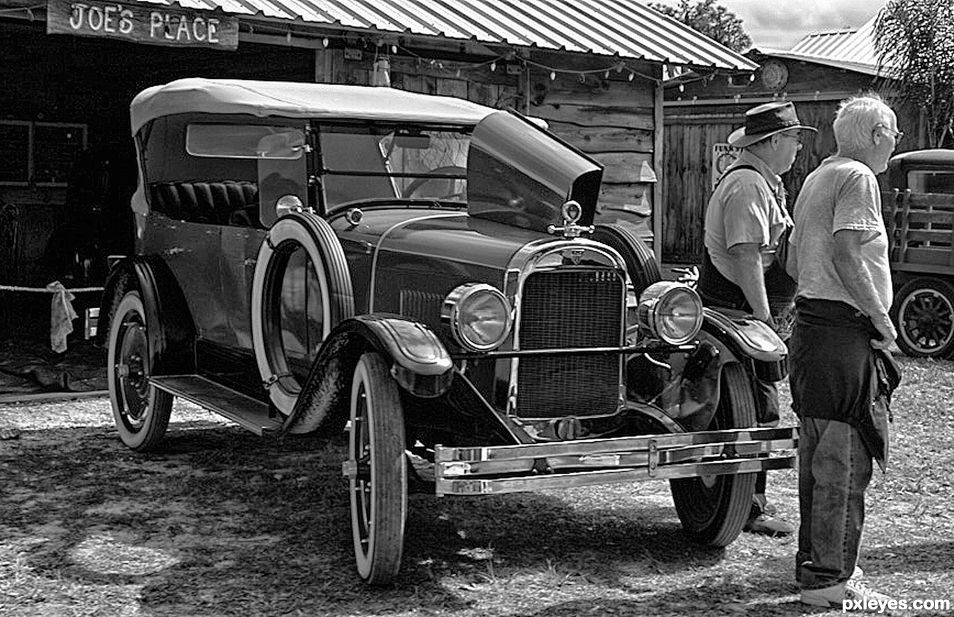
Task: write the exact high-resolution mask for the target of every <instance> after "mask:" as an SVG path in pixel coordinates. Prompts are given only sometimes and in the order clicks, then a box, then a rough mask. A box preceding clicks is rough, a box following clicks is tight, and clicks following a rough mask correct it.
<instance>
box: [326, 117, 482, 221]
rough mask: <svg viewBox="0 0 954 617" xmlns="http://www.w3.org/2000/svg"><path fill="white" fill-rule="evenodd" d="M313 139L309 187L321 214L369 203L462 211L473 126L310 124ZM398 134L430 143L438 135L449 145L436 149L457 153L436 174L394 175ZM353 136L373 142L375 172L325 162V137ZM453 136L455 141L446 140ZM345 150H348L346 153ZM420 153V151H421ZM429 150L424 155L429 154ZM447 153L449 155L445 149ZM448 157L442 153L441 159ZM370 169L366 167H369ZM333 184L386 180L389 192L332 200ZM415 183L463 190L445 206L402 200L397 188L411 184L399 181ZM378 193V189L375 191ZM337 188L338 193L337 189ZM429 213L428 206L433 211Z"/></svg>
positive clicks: (411, 198) (416, 199)
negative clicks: (350, 180)
mask: <svg viewBox="0 0 954 617" xmlns="http://www.w3.org/2000/svg"><path fill="white" fill-rule="evenodd" d="M311 130H312V135H313V138H314V151H313V153H312V156H313V157H314V166H313V169H314V184H315V186H316V187H317V189H318V190H317V193H318V197H319V199H320V201H321V204H322V210H323V211H324V212H326V213H331V212H334V211H337V210H340V209H342V208H345V207H353V206H354V205H355V204H356V203H360V202H362V201H370V202H374V203H383V202H391V203H408V202H419V201H425V202H428V203H429V204H434V203H448V208H451V209H459V208H460V207H461V205H464V204H465V202H466V199H465V196H466V182H467V171H466V170H467V162H466V158H467V153H468V152H469V149H470V140H471V136H472V134H473V130H474V125H466V124H448V123H446V122H434V123H430V122H415V123H407V122H388V121H350V122H349V121H320V122H319V121H313V122H312V125H311ZM398 132H401V133H402V134H405V135H407V134H410V135H413V136H420V135H421V134H430V135H431V139H432V140H433V139H434V135H435V134H438V133H443V134H446V135H447V136H448V139H446V140H443V141H441V142H438V143H439V144H440V143H443V144H445V146H446V144H452V145H451V148H455V149H457V152H454V153H450V155H451V156H453V157H456V158H455V159H454V160H453V162H454V163H455V164H454V165H443V164H442V165H438V166H437V167H433V168H432V169H442V170H444V171H441V172H439V173H431V172H429V171H403V170H402V171H398V170H396V169H395V164H394V163H395V156H394V154H395V151H396V148H395V147H394V145H395V144H394V142H395V140H394V139H393V136H394V135H395V134H396V133H398ZM349 134H354V135H356V136H360V137H378V139H377V140H376V141H375V140H373V139H371V140H368V141H369V143H370V144H374V145H375V147H374V150H375V153H374V154H375V155H376V157H377V159H376V160H373V164H374V165H380V168H379V169H371V168H368V169H358V168H355V167H352V168H348V166H345V165H342V166H336V165H335V164H334V163H335V162H334V161H329V159H330V158H332V156H329V155H330V154H331V152H329V146H331V144H330V143H329V141H330V140H329V139H328V137H329V136H330V135H343V136H346V135H349ZM388 136H392V140H391V142H390V144H391V147H390V148H388V147H386V146H385V143H386V141H387V137H388ZM451 136H456V137H453V138H452V137H451ZM454 140H457V141H459V142H460V143H459V144H453V141H454ZM366 149H367V150H368V152H367V154H369V155H370V154H371V149H370V148H366ZM349 150H350V148H349ZM421 150H422V151H424V150H425V149H421ZM428 150H429V149H428ZM438 150H440V148H439V147H438V148H434V151H435V152H436V151H438ZM448 150H449V149H448ZM444 154H445V155H447V154H448V152H447V151H445V153H444ZM371 159H374V157H373V156H368V157H366V159H364V160H371ZM369 167H370V164H369ZM451 167H453V168H459V169H460V171H459V172H450V171H446V170H447V169H449V168H451ZM333 178H341V179H348V178H383V179H386V180H387V183H388V186H389V190H388V191H383V190H382V191H379V192H378V193H377V194H373V195H364V196H359V197H355V198H351V199H333V198H329V192H330V190H329V189H330V185H331V184H333V183H332V182H331V180H332V179H333ZM408 178H413V179H420V180H421V182H422V183H424V182H426V181H428V180H431V179H433V180H447V181H458V182H460V186H462V187H463V189H462V190H461V191H458V192H457V193H455V195H460V197H458V198H457V199H453V200H448V199H441V198H439V197H426V196H420V197H415V196H411V195H404V194H402V186H403V189H404V190H405V191H406V189H407V187H408V186H410V185H411V184H413V181H412V182H411V183H401V182H400V180H401V179H408ZM379 187H383V185H379ZM339 188H340V187H339ZM432 207H433V206H432Z"/></svg>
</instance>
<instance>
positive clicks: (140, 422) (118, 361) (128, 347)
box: [107, 291, 173, 451]
mask: <svg viewBox="0 0 954 617" xmlns="http://www.w3.org/2000/svg"><path fill="white" fill-rule="evenodd" d="M153 360H154V358H153V355H152V351H151V350H150V348H149V336H148V331H147V329H146V311H145V309H144V308H143V304H142V298H141V297H140V295H139V292H137V291H130V292H127V293H126V295H125V296H123V299H122V300H120V302H119V306H117V307H116V311H115V313H114V314H113V316H112V320H111V321H110V325H109V347H108V355H107V366H108V367H109V370H108V374H107V380H108V383H109V400H110V403H111V404H112V408H113V419H114V420H115V422H116V429H117V430H118V431H119V438H120V439H121V440H122V442H123V443H124V444H126V445H127V446H128V447H130V448H132V449H133V450H140V451H146V450H152V449H154V448H155V447H156V446H157V445H158V444H159V442H160V441H161V440H162V437H163V436H164V435H165V433H166V428H167V427H168V426H169V414H170V412H171V411H172V400H173V397H172V395H171V394H169V393H168V392H164V391H162V390H160V389H158V388H156V387H155V386H153V385H151V384H150V383H149V377H150V376H151V374H152V364H153Z"/></svg>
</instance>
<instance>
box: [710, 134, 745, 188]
mask: <svg viewBox="0 0 954 617" xmlns="http://www.w3.org/2000/svg"><path fill="white" fill-rule="evenodd" d="M740 152H742V150H740V149H739V148H736V147H735V146H730V145H729V144H712V171H711V177H710V183H711V185H712V188H713V189H714V188H715V185H716V182H718V181H719V178H721V177H722V173H723V172H724V171H725V170H726V169H728V168H729V165H731V164H732V163H734V162H735V159H737V158H738V157H739V153H740Z"/></svg>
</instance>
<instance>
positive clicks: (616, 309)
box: [502, 239, 629, 420]
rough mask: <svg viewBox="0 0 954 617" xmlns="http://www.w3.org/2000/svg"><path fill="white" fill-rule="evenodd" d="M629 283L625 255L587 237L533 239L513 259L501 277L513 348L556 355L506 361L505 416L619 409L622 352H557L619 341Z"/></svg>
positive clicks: (538, 416)
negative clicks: (550, 351)
mask: <svg viewBox="0 0 954 617" xmlns="http://www.w3.org/2000/svg"><path fill="white" fill-rule="evenodd" d="M628 283H629V281H628V279H627V275H626V266H625V262H624V261H623V259H622V257H620V255H619V254H618V253H617V252H616V251H614V250H613V249H611V248H609V247H607V246H605V245H602V244H599V243H596V242H593V241H590V240H586V239H574V240H559V241H553V240H549V241H541V242H536V243H531V244H529V245H527V246H526V247H524V249H523V250H522V251H520V252H518V253H517V254H516V255H515V256H514V259H513V260H512V261H511V264H510V267H509V268H508V272H507V277H506V282H505V287H506V289H505V293H506V294H507V295H508V296H510V297H511V299H512V302H513V304H514V309H515V314H516V317H515V320H514V331H513V339H512V342H513V349H514V350H530V349H534V350H538V349H553V350H554V351H555V352H556V353H554V354H553V355H547V356H542V357H533V358H514V359H513V360H511V361H510V362H509V374H508V375H507V380H506V381H507V383H508V392H507V397H506V401H507V413H508V414H509V415H512V416H516V417H519V418H520V419H523V420H546V419H552V418H562V417H566V416H580V417H600V416H607V415H612V414H615V413H616V412H617V411H618V410H619V409H620V408H621V406H622V404H623V401H624V396H623V393H624V387H623V357H622V355H621V354H609V355H606V354H603V355H599V354H592V355H588V354H585V355H574V356H568V355H565V354H563V355H561V354H560V353H559V350H560V349H579V348H585V347H606V346H617V345H618V346H622V345H623V344H624V343H625V318H626V315H625V306H626V289H627V284H628ZM502 364H507V363H502Z"/></svg>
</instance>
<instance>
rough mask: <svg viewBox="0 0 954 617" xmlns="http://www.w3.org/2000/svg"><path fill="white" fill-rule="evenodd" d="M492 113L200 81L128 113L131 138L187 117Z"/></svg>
mask: <svg viewBox="0 0 954 617" xmlns="http://www.w3.org/2000/svg"><path fill="white" fill-rule="evenodd" d="M494 111H495V110H494V109H492V108H490V107H485V106H483V105H478V104H477V103H471V102H469V101H465V100H461V99H457V98H451V97H435V96H428V95H425V94H417V93H415V92H405V91H403V90H396V89H394V88H367V87H363V86H346V85H340V84H311V83H298V82H275V81H250V80H241V79H215V80H211V79H202V78H197V77H193V78H188V79H179V80H176V81H172V82H169V83H167V84H163V85H161V86H154V87H152V88H148V89H146V90H144V91H142V92H140V93H139V95H137V96H136V98H135V99H133V102H132V105H131V107H130V114H131V119H132V132H133V134H136V133H137V132H139V129H140V128H142V126H143V125H144V124H146V123H147V122H149V121H150V120H154V119H156V118H159V117H162V116H168V115H172V114H178V113H186V112H189V113H194V112H206V113H216V114H233V113H234V114H250V115H253V116H258V117H267V116H282V117H286V118H317V119H323V118H339V119H340V118H351V119H359V120H387V121H389V122H430V123H441V122H446V123H449V124H477V123H478V122H479V121H480V120H481V119H483V118H484V117H485V116H486V115H487V114H490V113H492V112H494Z"/></svg>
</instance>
